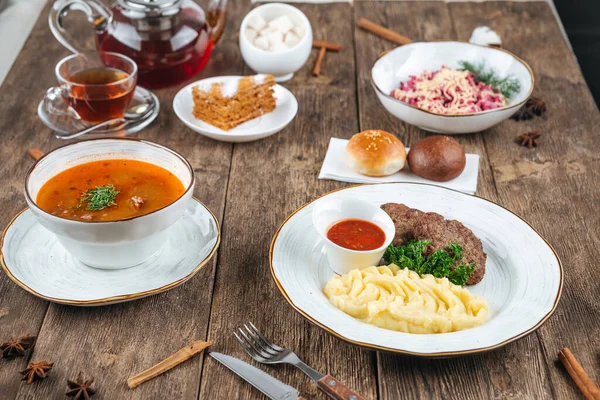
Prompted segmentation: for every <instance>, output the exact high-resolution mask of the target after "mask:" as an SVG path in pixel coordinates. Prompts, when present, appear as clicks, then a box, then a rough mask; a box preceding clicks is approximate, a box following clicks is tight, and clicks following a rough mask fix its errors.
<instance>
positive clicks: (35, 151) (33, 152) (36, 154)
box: [29, 147, 44, 161]
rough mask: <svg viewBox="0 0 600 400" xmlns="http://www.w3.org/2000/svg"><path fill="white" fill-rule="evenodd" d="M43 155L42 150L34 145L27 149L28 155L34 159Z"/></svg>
mask: <svg viewBox="0 0 600 400" xmlns="http://www.w3.org/2000/svg"><path fill="white" fill-rule="evenodd" d="M43 155H44V152H43V151H41V150H40V149H38V148H35V147H34V148H32V149H29V157H31V158H33V159H34V160H35V161H37V160H39V159H40V158H42V156H43Z"/></svg>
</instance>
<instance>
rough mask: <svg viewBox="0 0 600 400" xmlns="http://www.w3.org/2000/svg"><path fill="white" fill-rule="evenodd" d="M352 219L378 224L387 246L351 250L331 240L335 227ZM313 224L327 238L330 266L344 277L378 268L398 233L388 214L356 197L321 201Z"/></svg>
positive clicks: (314, 212) (326, 247) (316, 205)
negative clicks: (349, 273) (358, 270)
mask: <svg viewBox="0 0 600 400" xmlns="http://www.w3.org/2000/svg"><path fill="white" fill-rule="evenodd" d="M351 219H352V220H354V219H356V220H363V221H367V222H370V223H372V224H375V225H377V226H378V227H379V228H380V229H381V230H382V231H383V233H384V234H385V240H384V242H383V244H382V245H381V246H379V247H378V248H376V249H372V250H351V249H347V248H345V247H342V246H339V245H337V244H336V243H334V242H332V241H331V240H330V239H329V238H328V237H327V236H328V235H327V233H328V231H329V229H331V227H332V226H333V225H335V224H337V223H338V222H341V221H345V220H351ZM312 221H313V225H314V227H315V229H316V230H317V232H318V233H319V235H321V237H322V239H323V243H324V248H325V252H326V254H327V260H328V261H329V267H330V268H331V269H332V270H333V271H334V272H336V273H338V274H340V275H343V274H346V273H348V272H350V271H352V270H353V269H363V268H367V267H371V266H374V265H378V264H379V261H380V260H381V257H383V253H384V252H385V249H387V247H388V246H389V245H390V244H391V243H392V240H393V239H394V235H395V233H396V228H395V227H394V221H392V219H391V218H390V216H389V215H388V214H387V213H386V212H385V211H383V210H382V209H381V208H380V207H378V206H377V205H375V204H372V203H369V202H367V201H364V200H358V199H354V198H338V197H332V198H325V199H322V200H319V201H317V202H316V203H315V206H314V209H313V213H312Z"/></svg>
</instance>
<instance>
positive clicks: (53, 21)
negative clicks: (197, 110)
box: [49, 0, 227, 88]
mask: <svg viewBox="0 0 600 400" xmlns="http://www.w3.org/2000/svg"><path fill="white" fill-rule="evenodd" d="M226 3H227V0H210V4H209V9H208V12H207V13H206V14H205V13H204V11H203V10H202V8H200V6H198V5H197V4H196V3H195V2H194V1H193V0H116V3H115V4H113V5H112V6H111V7H106V6H104V5H103V4H102V3H101V2H100V1H98V0H59V1H57V2H56V3H55V4H54V6H53V7H52V10H51V12H50V15H49V23H50V28H51V30H52V33H53V34H54V36H55V37H56V39H58V41H59V42H60V43H62V44H63V45H64V46H65V47H66V48H68V49H69V50H71V51H72V52H74V53H81V52H83V48H81V47H80V45H79V44H77V42H76V41H74V40H73V38H72V37H71V36H70V35H69V33H68V32H67V31H66V30H65V28H64V19H65V17H66V15H67V14H68V13H69V12H70V11H73V10H77V11H83V12H84V13H85V14H86V16H87V19H88V21H89V22H90V23H91V24H92V26H93V29H94V32H95V34H96V47H97V48H98V50H99V51H101V52H115V53H120V54H124V55H126V56H128V57H130V58H132V59H133V60H134V61H135V62H136V63H137V65H138V84H140V85H141V86H144V87H146V88H162V87H166V86H171V85H176V84H178V83H181V82H183V81H185V80H187V79H188V78H190V77H192V76H193V75H196V74H197V73H198V72H200V70H202V68H204V66H205V65H206V62H207V61H208V59H209V57H210V54H211V52H212V50H213V48H214V46H215V44H216V43H217V41H218V40H219V38H220V37H221V34H222V33H223V28H224V26H225V6H226Z"/></svg>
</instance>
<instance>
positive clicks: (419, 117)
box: [371, 41, 535, 135]
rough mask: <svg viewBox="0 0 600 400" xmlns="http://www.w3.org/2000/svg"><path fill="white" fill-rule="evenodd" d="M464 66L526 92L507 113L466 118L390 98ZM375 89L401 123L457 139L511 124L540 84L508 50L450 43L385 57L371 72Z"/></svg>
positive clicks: (403, 50)
mask: <svg viewBox="0 0 600 400" xmlns="http://www.w3.org/2000/svg"><path fill="white" fill-rule="evenodd" d="M461 61H469V62H471V63H473V64H481V63H483V65H484V66H485V67H486V69H487V70H493V71H495V73H496V74H497V76H499V77H502V78H504V77H512V78H515V79H517V80H518V81H519V83H520V86H521V88H520V90H519V92H518V93H516V94H514V95H513V96H512V98H511V99H510V102H509V103H508V104H507V105H506V106H504V107H501V108H496V109H493V110H487V111H481V112H478V113H473V114H462V115H442V114H436V113H433V112H430V111H426V110H422V109H420V108H417V107H415V106H413V105H410V104H408V103H405V102H403V101H400V100H398V99H396V98H394V97H392V96H391V95H390V94H391V92H392V91H393V90H394V89H397V88H398V87H399V86H400V82H406V81H408V80H409V79H410V76H411V75H419V74H421V73H422V72H425V71H438V70H440V69H441V68H442V66H446V67H450V68H460V62H461ZM371 83H372V86H373V88H374V89H375V93H376V94H377V98H378V99H379V101H380V102H381V104H382V105H383V107H384V108H385V109H386V110H387V111H388V112H390V113H391V114H392V115H393V116H395V117H396V118H399V119H401V120H402V121H405V122H407V123H409V124H411V125H416V126H418V127H420V128H421V129H425V130H428V131H431V132H440V133H445V134H449V135H452V134H462V133H472V132H480V131H483V130H485V129H488V128H490V127H492V126H494V125H496V124H497V123H499V122H502V121H504V120H505V119H507V118H509V117H510V116H511V115H513V114H514V113H515V112H516V111H517V110H518V109H519V107H521V106H522V105H523V103H525V101H527V99H528V98H529V96H531V93H532V92H533V87H534V85H535V79H534V76H533V71H532V70H531V67H530V66H529V65H528V64H527V63H526V62H525V61H523V60H521V59H520V58H518V57H517V56H515V55H514V54H512V53H510V52H508V51H506V50H504V49H497V48H493V47H488V46H481V45H478V44H472V43H463V42H453V41H446V42H414V43H410V44H406V45H404V46H400V47H397V48H395V49H394V50H390V51H388V52H386V53H384V54H382V55H380V56H379V58H377V60H376V61H375V63H374V64H373V67H372V68H371Z"/></svg>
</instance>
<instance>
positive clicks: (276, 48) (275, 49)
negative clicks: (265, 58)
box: [270, 42, 289, 52]
mask: <svg viewBox="0 0 600 400" xmlns="http://www.w3.org/2000/svg"><path fill="white" fill-rule="evenodd" d="M288 48H289V47H287V46H286V45H285V43H283V42H280V43H276V44H274V45H272V46H271V47H270V50H271V51H273V52H279V51H286V50H287V49H288Z"/></svg>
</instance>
